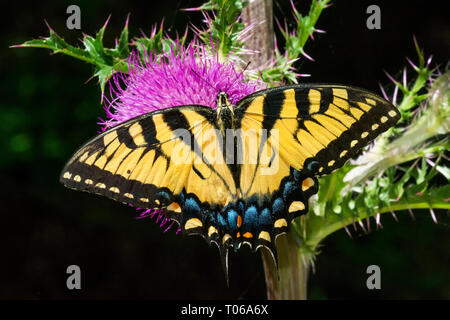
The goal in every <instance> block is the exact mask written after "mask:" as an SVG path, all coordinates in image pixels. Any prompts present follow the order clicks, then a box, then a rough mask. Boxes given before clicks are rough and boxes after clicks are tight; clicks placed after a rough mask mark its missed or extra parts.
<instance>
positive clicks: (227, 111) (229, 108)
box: [216, 91, 234, 120]
mask: <svg viewBox="0 0 450 320" xmlns="http://www.w3.org/2000/svg"><path fill="white" fill-rule="evenodd" d="M216 111H217V119H218V120H225V119H226V118H232V117H233V115H234V111H233V105H232V104H231V103H230V101H229V100H228V95H227V94H226V93H225V92H223V91H221V92H219V94H218V95H217V109H216Z"/></svg>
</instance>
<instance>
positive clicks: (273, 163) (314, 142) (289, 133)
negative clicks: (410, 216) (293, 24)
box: [61, 84, 400, 271]
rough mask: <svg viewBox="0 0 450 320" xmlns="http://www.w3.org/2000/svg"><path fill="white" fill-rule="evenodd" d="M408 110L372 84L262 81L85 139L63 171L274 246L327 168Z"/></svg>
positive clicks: (237, 239)
mask: <svg viewBox="0 0 450 320" xmlns="http://www.w3.org/2000/svg"><path fill="white" fill-rule="evenodd" d="M399 118H400V115H399V112H398V110H397V109H396V108H395V107H394V106H393V105H392V104H391V103H389V102H388V101H386V100H384V99H382V98H381V97H379V96H377V95H375V94H373V93H371V92H368V91H366V90H364V89H359V88H356V87H350V86H343V85H330V84H302V85H292V86H284V87H278V88H273V89H267V90H262V91H259V92H256V93H253V94H251V95H249V96H247V97H245V98H243V99H242V100H241V101H239V102H238V103H236V105H234V106H233V105H231V104H230V103H229V101H228V99H227V95H226V94H225V93H223V92H221V93H219V95H218V101H217V109H212V108H209V107H206V106H200V105H184V106H178V107H172V108H167V109H163V110H158V111H154V112H149V113H147V114H144V115H142V116H139V117H136V118H134V119H131V120H129V121H126V122H124V123H122V124H120V125H117V126H115V127H113V128H111V129H109V130H107V131H106V132H104V133H102V134H100V135H98V136H96V137H95V138H93V139H92V140H90V141H89V142H87V143H86V144H85V145H83V146H82V147H81V148H80V149H79V150H78V151H77V152H76V153H75V154H74V155H73V156H72V158H71V159H70V161H69V162H68V163H67V165H66V166H65V168H64V169H63V171H62V173H61V182H62V183H63V184H64V185H65V186H66V187H69V188H72V189H75V190H81V191H87V192H91V193H96V194H100V195H103V196H106V197H108V198H111V199H114V200H117V201H120V202H123V203H126V204H130V205H132V206H135V207H139V208H158V209H164V210H165V214H166V216H167V217H168V218H170V219H173V220H175V221H176V222H178V224H179V225H180V228H181V229H182V231H183V232H184V233H185V234H189V235H190V234H200V235H202V236H203V237H204V238H206V240H207V241H208V243H211V242H212V243H215V244H216V245H217V246H218V247H219V250H220V254H221V257H222V263H223V265H224V267H225V270H226V271H227V269H228V250H229V248H230V247H233V248H234V249H235V250H237V249H238V248H239V247H240V246H241V245H242V244H244V243H246V244H248V245H250V246H251V247H252V248H253V249H254V250H255V251H256V250H257V249H258V248H259V247H261V246H265V247H267V248H268V249H269V250H270V252H271V253H272V255H273V257H274V258H275V257H276V252H275V238H276V237H277V236H278V235H280V234H282V233H285V232H287V230H288V226H289V224H290V222H291V221H292V219H294V218H296V217H298V216H299V215H302V214H306V213H307V212H308V199H309V198H310V197H311V196H312V195H313V194H315V193H317V191H318V180H317V179H318V177H320V176H321V175H325V174H328V173H330V172H332V171H333V170H335V169H337V168H339V167H341V166H342V165H343V164H344V163H345V162H346V161H347V160H348V159H349V158H351V157H352V156H354V155H355V154H356V153H357V152H358V150H359V149H361V148H362V147H364V146H366V145H367V144H368V143H369V142H370V141H371V140H373V139H374V138H375V137H377V136H378V135H379V134H380V133H382V132H383V131H385V130H387V129H388V128H390V127H391V126H393V125H394V124H395V123H396V122H397V121H398V119H399Z"/></svg>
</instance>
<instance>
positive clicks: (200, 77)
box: [191, 68, 217, 90]
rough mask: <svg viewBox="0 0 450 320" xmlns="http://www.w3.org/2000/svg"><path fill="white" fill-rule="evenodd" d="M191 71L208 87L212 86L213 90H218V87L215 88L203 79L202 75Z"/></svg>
mask: <svg viewBox="0 0 450 320" xmlns="http://www.w3.org/2000/svg"><path fill="white" fill-rule="evenodd" d="M191 71H192V72H193V73H194V74H195V75H196V76H197V77H198V78H199V79H201V80H203V81H204V82H205V83H206V84H207V85H208V86H210V87H211V88H213V89H214V90H217V88H216V87H214V86H213V85H212V84H211V83H209V82H208V81H207V80H206V79H205V78H203V77H202V76H201V75H199V74H198V73H197V72H195V70H194V69H192V68H191Z"/></svg>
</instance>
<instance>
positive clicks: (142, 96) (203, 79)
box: [100, 43, 265, 129]
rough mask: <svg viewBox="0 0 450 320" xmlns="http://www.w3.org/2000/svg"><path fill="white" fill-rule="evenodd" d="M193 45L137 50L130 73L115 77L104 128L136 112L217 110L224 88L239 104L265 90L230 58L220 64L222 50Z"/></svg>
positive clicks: (132, 115) (137, 114) (232, 100)
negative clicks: (155, 51)
mask: <svg viewBox="0 0 450 320" xmlns="http://www.w3.org/2000/svg"><path fill="white" fill-rule="evenodd" d="M212 48H213V49H207V48H206V47H205V46H201V45H196V44H195V43H191V44H189V45H188V47H187V48H184V47H182V46H179V45H174V46H173V47H172V48H171V50H170V52H165V53H163V54H160V55H155V54H152V53H144V56H143V57H142V56H141V55H140V54H139V53H138V52H133V53H132V54H131V55H130V56H129V58H128V65H129V73H128V74H121V73H119V74H116V75H115V76H113V77H112V80H111V81H110V89H111V90H110V91H111V97H112V100H110V101H109V100H108V99H106V98H105V101H106V107H105V110H106V116H107V120H106V121H102V122H100V125H102V126H103V128H104V129H107V128H109V127H113V126H115V125H117V124H119V123H121V122H123V121H126V120H129V119H132V118H134V117H136V116H139V115H142V114H145V113H148V112H151V111H155V110H159V109H164V108H169V107H175V106H182V105H204V106H208V107H210V108H213V109H214V108H216V103H217V95H218V93H219V92H225V93H227V94H228V97H229V100H230V102H231V103H232V104H235V103H236V102H238V101H239V100H241V99H242V98H243V97H245V96H247V95H249V94H251V93H253V92H255V91H258V90H260V89H263V88H265V85H264V84H263V83H262V82H260V81H254V80H252V81H250V80H249V79H248V78H247V77H246V76H245V75H244V72H243V71H242V70H238V69H237V67H236V66H235V65H234V64H233V63H232V62H231V61H225V62H221V61H220V60H219V55H218V53H217V51H215V50H214V46H212Z"/></svg>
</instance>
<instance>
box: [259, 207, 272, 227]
mask: <svg viewBox="0 0 450 320" xmlns="http://www.w3.org/2000/svg"><path fill="white" fill-rule="evenodd" d="M258 224H259V225H261V226H272V216H271V214H270V210H269V209H268V208H264V209H263V210H262V211H261V214H260V215H259V218H258Z"/></svg>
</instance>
